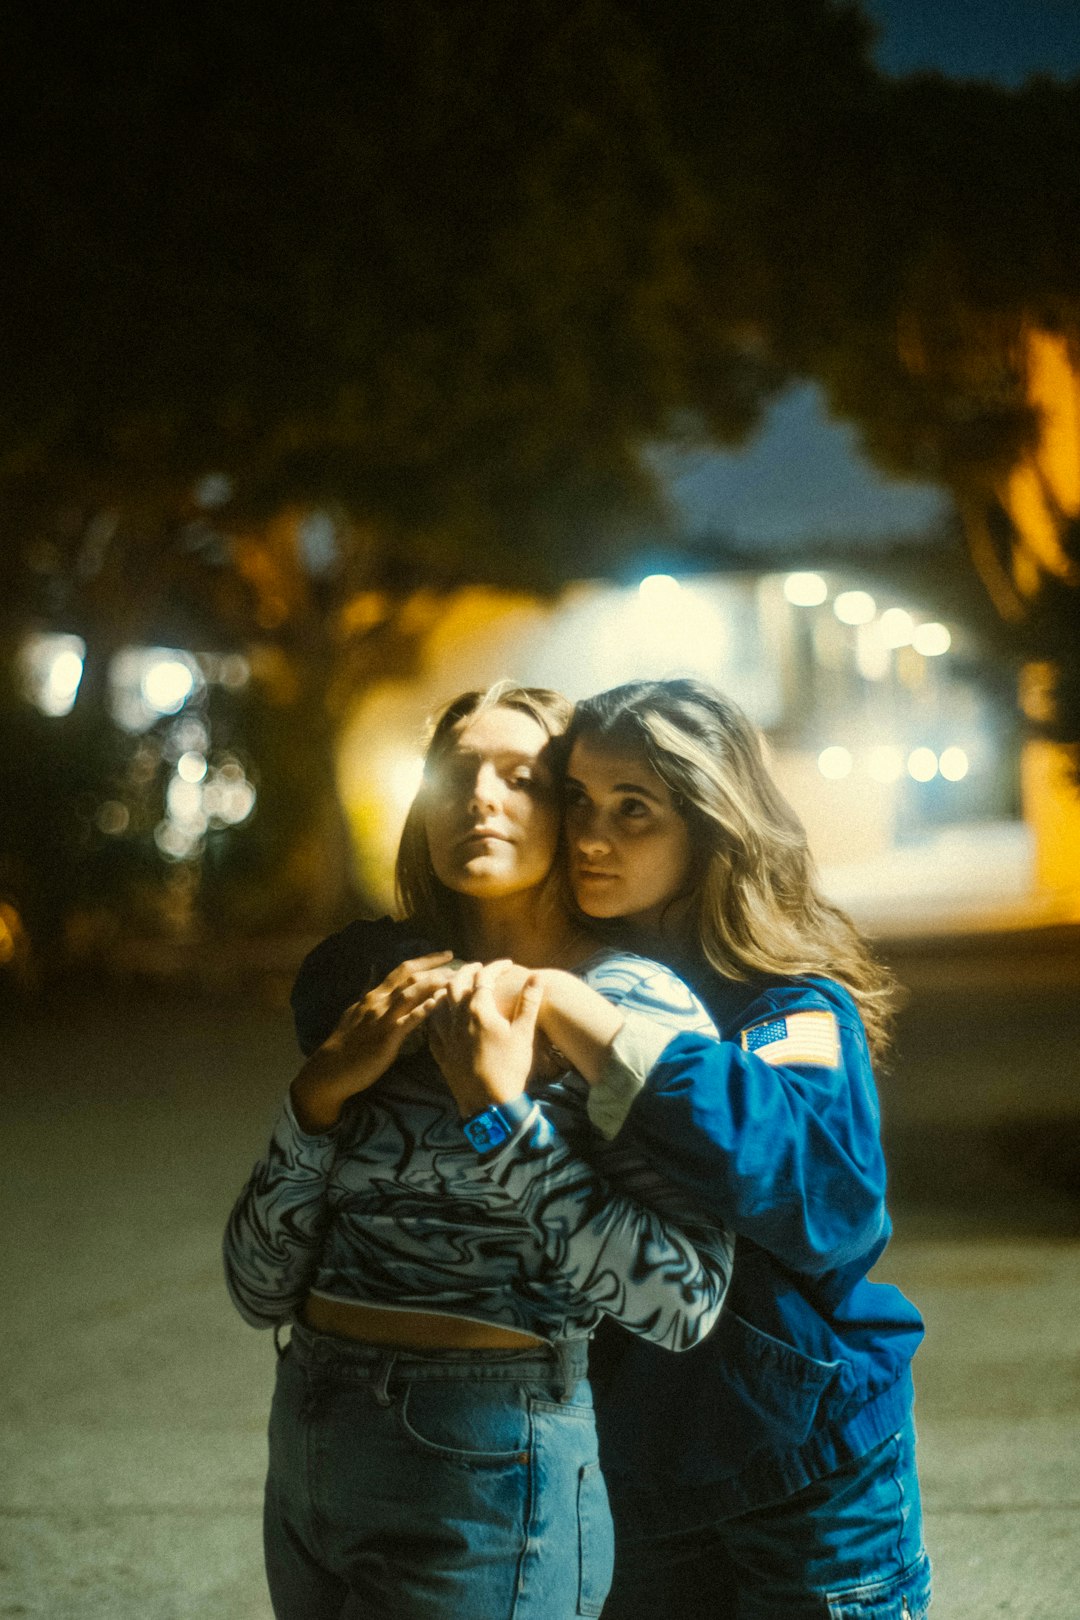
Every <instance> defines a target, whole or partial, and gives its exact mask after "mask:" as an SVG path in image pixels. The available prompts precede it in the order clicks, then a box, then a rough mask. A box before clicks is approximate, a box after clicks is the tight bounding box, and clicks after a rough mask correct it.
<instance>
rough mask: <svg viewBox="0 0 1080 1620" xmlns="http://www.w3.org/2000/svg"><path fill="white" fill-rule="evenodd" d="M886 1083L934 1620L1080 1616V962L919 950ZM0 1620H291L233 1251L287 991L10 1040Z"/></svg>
mask: <svg viewBox="0 0 1080 1620" xmlns="http://www.w3.org/2000/svg"><path fill="white" fill-rule="evenodd" d="M894 960H895V961H896V965H897V967H898V970H899V971H900V974H901V977H902V978H904V979H905V980H906V981H907V982H908V984H909V985H910V986H911V988H912V992H913V993H912V999H911V1002H910V1004H909V1007H908V1009H907V1011H906V1012H905V1014H904V1015H903V1017H902V1020H901V1024H900V1040H899V1056H898V1060H897V1063H896V1066H895V1069H894V1071H893V1072H892V1073H891V1074H890V1075H889V1076H887V1077H885V1078H884V1079H883V1082H882V1092H883V1106H884V1117H885V1129H886V1141H887V1145H888V1150H889V1154H890V1162H891V1166H892V1181H893V1205H894V1213H895V1217H896V1237H895V1239H894V1242H893V1244H892V1245H891V1247H890V1249H889V1251H888V1252H887V1254H886V1256H885V1259H884V1261H883V1263H882V1265H881V1267H880V1270H879V1274H880V1275H881V1276H882V1277H884V1278H886V1279H888V1280H890V1281H895V1282H897V1283H899V1285H900V1286H901V1287H902V1288H903V1289H904V1290H905V1291H906V1292H907V1293H909V1294H910V1295H911V1296H912V1297H913V1298H914V1299H915V1300H916V1302H917V1303H918V1304H919V1306H920V1307H921V1308H922V1310H923V1312H924V1314H925V1316H926V1319H927V1323H928V1335H927V1340H926V1344H925V1347H924V1349H923V1350H922V1351H921V1352H920V1355H919V1358H918V1361H917V1363H916V1381H917V1388H918V1404H917V1417H918V1424H919V1435H920V1461H921V1472H922V1479H923V1488H924V1499H925V1509H926V1520H927V1540H928V1544H929V1548H930V1552H931V1556H932V1558H933V1560H934V1564H935V1570H936V1591H937V1595H936V1598H935V1603H934V1609H933V1614H934V1616H935V1620H976V1617H978V1620H986V1617H988V1616H995V1617H998V1616H1002V1617H1010V1620H1076V1617H1077V1616H1078V1615H1080V1310H1078V1302H1080V949H1078V946H1077V939H1076V936H1075V935H1073V934H1063V935H1061V937H1060V938H1055V937H1052V936H1049V935H1047V936H1039V938H1038V939H1037V940H1035V939H1034V938H1033V937H1032V938H1024V939H1020V940H1019V941H1015V940H1014V941H1012V942H1009V941H1008V940H1006V941H1003V942H1002V941H995V942H988V941H986V940H983V941H981V942H980V941H959V942H955V941H954V942H949V941H944V942H943V941H941V940H937V941H934V942H930V943H928V944H925V945H920V944H919V943H918V942H912V941H907V942H905V944H904V946H903V950H902V952H899V953H894ZM0 1068H2V1074H3V1096H4V1102H3V1109H4V1127H5V1130H4V1173H3V1176H2V1178H0V1219H2V1221H3V1231H4V1234H5V1245H4V1250H5V1259H4V1263H3V1273H4V1275H3V1288H4V1298H5V1301H6V1303H7V1306H8V1313H7V1317H6V1320H5V1329H4V1334H3V1342H4V1352H5V1354H4V1361H5V1376H4V1378H3V1384H2V1391H0V1401H2V1405H3V1411H4V1421H3V1428H2V1432H3V1438H2V1441H0V1616H16V1615H19V1616H35V1617H38V1616H40V1617H48V1620H105V1617H108V1620H189V1617H190V1620H270V1609H269V1605H268V1602H267V1599H266V1596H265V1590H264V1585H263V1576H262V1566H261V1552H260V1544H259V1513H260V1500H261V1487H262V1475H263V1469H264V1458H265V1439H264V1431H265V1423H266V1415H267V1410H268V1405H269V1397H270V1388H271V1383H272V1378H273V1362H274V1353H273V1348H272V1345H271V1343H270V1340H269V1337H268V1336H267V1335H265V1334H260V1333H256V1332H254V1331H252V1330H251V1329H250V1328H248V1327H246V1326H245V1325H244V1324H243V1323H242V1322H241V1321H240V1319H239V1317H237V1316H236V1315H235V1313H234V1312H233V1310H232V1307H231V1306H230V1305H229V1303H228V1300H227V1298H226V1296H225V1293H224V1289H223V1285H222V1282H221V1271H220V1261H219V1247H220V1237H221V1230H222V1226H223V1224H224V1220H225V1217H226V1214H227V1212H228V1209H229V1207H230V1205H231V1202H232V1200H233V1198H234V1196H235V1194H236V1192H237V1191H238V1189H239V1187H240V1186H241V1184H242V1182H243V1181H244V1179H245V1177H246V1175H247V1172H248V1170H249V1168H250V1165H251V1162H252V1161H253V1160H254V1158H256V1157H257V1156H258V1154H259V1153H260V1152H261V1151H262V1148H263V1145H264V1141H265V1137H266V1135H267V1132H268V1129H269V1126H270V1122H271V1120H272V1117H273V1114H274V1112H275V1109H276V1106H277V1101H278V1098H279V1096H280V1094H281V1092H282V1091H283V1089H284V1087H285V1085H286V1084H287V1083H288V1080H289V1079H290V1078H291V1074H292V1072H293V1068H294V1054H293V1047H292V1040H291V1031H290V1027H289V1021H288V1017H287V1014H286V1013H285V1012H284V1010H283V1008H282V1006H281V997H280V986H278V987H277V988H276V989H275V988H274V986H271V987H270V995H269V998H267V997H265V996H264V995H262V994H261V993H260V991H259V988H258V987H257V986H252V987H249V991H248V993H247V994H245V995H243V996H239V997H238V996H235V995H234V996H232V997H231V998H225V997H219V996H215V995H213V994H210V993H203V994H200V995H194V994H191V993H184V992H181V991H175V990H174V991H160V990H158V991H155V992H153V993H151V992H150V991H149V990H147V989H146V988H140V987H138V986H137V985H132V986H131V987H129V989H128V990H127V991H125V992H119V991H117V990H116V989H115V988H111V989H102V990H98V991H94V992H92V993H85V992H84V993H83V994H81V995H78V996H73V997H71V998H70V999H68V1000H58V999H55V998H54V999H53V1000H52V1001H50V1002H49V1003H47V1004H45V1005H41V1006H38V1007H37V1008H31V1009H27V1008H25V1007H17V1006H14V1005H8V1006H6V1007H5V1008H3V1009H0Z"/></svg>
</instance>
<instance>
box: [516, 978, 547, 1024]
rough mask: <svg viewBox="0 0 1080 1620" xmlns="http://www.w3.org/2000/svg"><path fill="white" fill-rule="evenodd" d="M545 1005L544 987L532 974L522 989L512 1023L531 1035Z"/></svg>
mask: <svg viewBox="0 0 1080 1620" xmlns="http://www.w3.org/2000/svg"><path fill="white" fill-rule="evenodd" d="M543 1004H544V986H543V984H542V983H541V981H540V980H539V979H537V978H534V977H533V975H532V974H530V975H529V977H528V978H527V979H526V980H525V983H524V984H523V985H522V987H521V994H520V995H519V996H518V999H517V1006H516V1007H515V1008H514V1016H513V1019H512V1022H513V1023H514V1024H516V1025H518V1026H519V1027H520V1028H521V1029H522V1030H523V1031H524V1032H525V1033H531V1032H532V1031H533V1030H535V1028H536V1020H537V1019H538V1018H539V1016H540V1008H541V1007H542V1006H543Z"/></svg>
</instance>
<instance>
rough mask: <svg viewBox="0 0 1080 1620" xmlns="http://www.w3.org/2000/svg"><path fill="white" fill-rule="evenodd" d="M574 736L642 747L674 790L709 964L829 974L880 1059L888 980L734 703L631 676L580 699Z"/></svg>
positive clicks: (710, 690)
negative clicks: (848, 998)
mask: <svg viewBox="0 0 1080 1620" xmlns="http://www.w3.org/2000/svg"><path fill="white" fill-rule="evenodd" d="M579 737H580V738H582V739H586V740H588V741H596V742H598V743H600V744H607V745H608V746H611V747H615V748H625V749H631V750H633V751H634V752H639V753H642V754H644V756H645V759H646V760H647V762H648V764H649V765H650V766H651V767H652V769H653V770H654V771H655V772H656V774H657V776H659V777H660V779H661V781H662V782H663V783H664V784H665V786H666V787H667V788H668V790H669V791H670V792H671V794H672V796H673V798H674V801H675V805H676V807H677V809H678V810H679V813H680V814H681V815H682V816H683V818H684V820H685V821H686V823H687V825H688V827H689V829H690V833H691V845H692V848H693V852H694V863H693V869H692V871H691V874H690V878H689V881H688V884H687V888H686V894H685V898H688V899H689V900H690V904H691V908H692V909H691V926H692V930H693V935H694V940H695V943H696V945H697V948H698V950H699V951H700V952H701V954H702V955H703V956H704V957H705V959H706V961H707V962H708V963H709V964H710V965H711V966H712V967H713V968H715V969H716V971H717V972H718V973H722V974H724V975H725V976H726V977H728V978H733V979H747V978H753V977H755V976H757V975H758V974H765V973H769V974H783V975H785V976H790V977H794V976H797V975H801V974H806V973H815V974H820V975H823V976H825V977H827V978H831V979H835V980H837V981H838V982H839V983H840V984H842V985H844V986H845V988H846V989H847V990H849V991H850V993H851V995H852V997H853V999H854V1001H855V1003H856V1006H857V1007H858V1009H859V1012H860V1014H861V1016H862V1020H863V1023H864V1024H865V1026H866V1032H867V1036H868V1038H869V1042H870V1049H871V1052H872V1053H873V1055H874V1057H875V1058H877V1059H880V1058H882V1057H883V1056H884V1055H885V1052H886V1050H887V1048H888V1043H889V1033H890V1025H891V1018H892V1013H893V1010H894V1007H895V1003H896V987H895V983H894V981H893V979H892V976H891V974H890V973H889V972H888V970H887V969H886V968H884V967H883V966H882V965H881V964H880V963H878V962H877V961H875V960H874V958H873V956H872V955H871V954H870V950H869V947H868V946H867V944H866V941H865V940H864V939H863V938H862V936H861V935H860V934H859V932H858V930H857V929H856V927H855V925H854V923H853V922H852V921H851V919H850V917H848V916H847V915H846V913H845V912H843V911H841V910H840V909H839V907H837V906H834V905H833V904H831V902H830V901H828V900H827V899H825V897H824V895H822V893H821V891H820V889H819V887H818V881H817V874H816V872H815V869H814V863H813V859H812V857H811V855H810V851H809V848H808V846H807V840H806V830H805V828H804V827H803V824H802V822H801V821H800V820H799V818H798V816H797V815H796V814H795V811H794V810H793V809H792V808H791V806H790V805H789V804H788V802H787V800H786V799H785V798H784V797H783V795H782V794H781V793H780V791H779V789H778V788H777V786H776V784H775V782H774V781H773V779H772V777H771V776H770V775H769V772H768V768H767V766H766V764H765V760H764V756H763V754H762V747H761V738H760V736H759V734H758V732H757V730H756V729H755V727H754V726H753V725H752V724H751V723H750V721H749V720H748V719H747V718H746V716H745V715H744V714H743V712H742V710H741V709H739V708H738V706H737V705H736V704H734V703H732V702H731V701H730V700H729V699H728V698H726V697H724V696H723V695H722V694H721V693H720V692H718V691H717V690H716V689H715V688H714V687H711V686H708V685H706V684H705V682H703V681H695V680H668V681H634V682H631V683H630V684H628V685H626V686H617V687H614V688H612V690H610V691H608V692H600V693H598V694H597V696H596V697H592V698H587V699H586V700H585V701H584V702H583V703H580V704H579V705H578V707H577V709H576V710H575V713H574V718H573V720H572V722H571V724H570V726H569V728H568V731H567V735H566V737H565V739H564V742H563V744H562V745H561V747H560V752H561V751H562V750H563V749H566V750H567V751H568V750H569V748H570V746H571V745H572V743H573V742H574V741H575V740H576V739H577V738H579ZM672 898H673V899H679V898H683V897H682V896H673V897H672Z"/></svg>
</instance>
